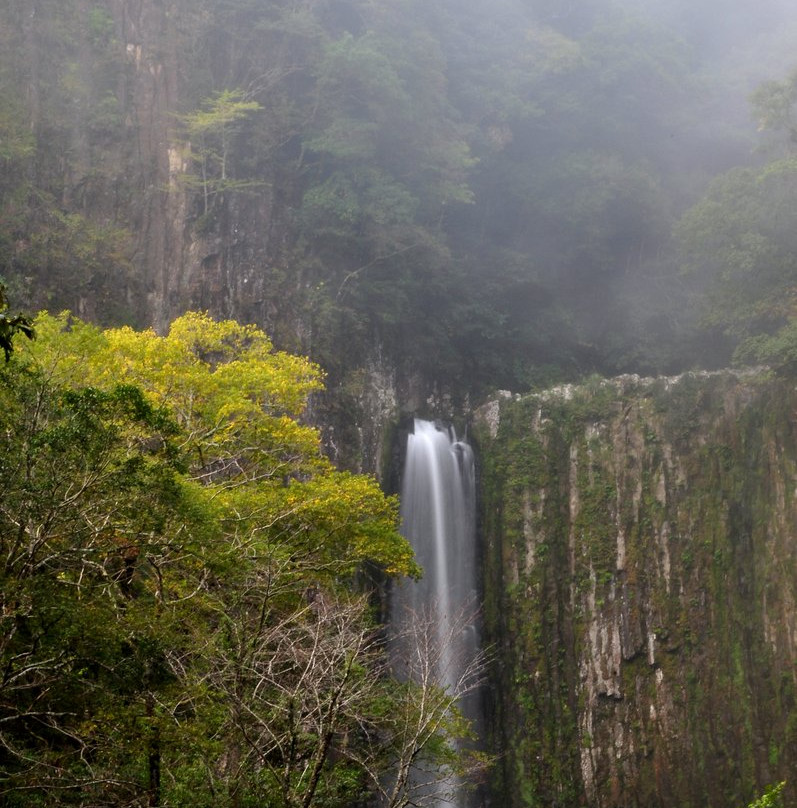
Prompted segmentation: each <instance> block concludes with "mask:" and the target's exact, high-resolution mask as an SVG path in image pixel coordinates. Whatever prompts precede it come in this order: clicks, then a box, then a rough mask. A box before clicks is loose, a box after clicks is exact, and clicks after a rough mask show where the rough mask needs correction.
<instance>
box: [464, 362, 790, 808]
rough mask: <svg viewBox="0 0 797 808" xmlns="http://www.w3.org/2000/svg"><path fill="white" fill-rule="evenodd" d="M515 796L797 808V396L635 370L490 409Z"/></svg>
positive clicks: (492, 573) (509, 764)
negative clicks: (764, 795) (772, 791)
mask: <svg viewBox="0 0 797 808" xmlns="http://www.w3.org/2000/svg"><path fill="white" fill-rule="evenodd" d="M477 432H478V435H479V441H480V450H481V452H480V453H481V468H482V488H483V525H482V530H483V535H484V539H485V575H486V581H487V584H486V618H487V626H488V633H489V637H490V640H491V641H492V643H493V646H494V650H495V666H494V671H493V673H494V685H495V686H494V687H493V688H492V692H493V693H494V694H495V695H494V704H493V706H492V712H493V732H494V735H495V739H494V740H495V742H496V746H497V747H498V748H499V749H500V750H502V755H501V757H500V763H499V766H498V769H497V781H498V782H497V797H496V799H497V804H500V805H504V806H507V808H515V807H516V806H518V807H519V806H536V805H544V806H554V805H557V806H575V805H589V806H600V808H604V807H605V808H609V806H640V808H641V806H645V808H655V806H662V808H663V807H664V806H667V807H668V808H671V806H676V805H677V806H679V807H680V808H688V806H698V805H700V806H716V808H728V807H729V806H743V805H746V804H747V802H749V800H750V799H752V797H753V796H754V795H755V793H757V792H759V791H760V790H761V789H762V788H763V787H764V786H765V785H767V784H769V783H772V782H776V781H779V780H782V779H788V778H789V776H790V775H792V777H791V780H792V782H791V783H790V784H789V786H788V787H787V789H790V791H787V798H786V804H787V805H795V804H797V779H795V778H794V777H793V773H794V772H795V771H797V701H796V699H795V695H796V694H797V387H796V386H795V383H794V381H793V380H790V381H785V380H782V379H773V378H770V377H768V376H767V375H765V374H755V373H754V374H749V375H744V374H743V375H736V374H733V373H720V374H694V375H692V374H687V375H684V376H680V377H678V378H671V379H655V380H640V379H638V378H635V377H633V378H632V377H625V378H620V379H617V380H614V381H599V382H595V383H593V384H587V385H585V386H583V387H575V388H574V387H566V388H560V389H557V390H552V391H549V392H547V393H544V394H541V395H533V396H528V397H524V398H511V397H506V398H504V399H502V400H496V401H494V402H492V403H491V404H489V405H487V406H486V407H485V408H483V409H482V411H481V413H480V419H479V427H478V430H477Z"/></svg>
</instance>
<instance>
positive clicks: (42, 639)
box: [0, 314, 466, 808]
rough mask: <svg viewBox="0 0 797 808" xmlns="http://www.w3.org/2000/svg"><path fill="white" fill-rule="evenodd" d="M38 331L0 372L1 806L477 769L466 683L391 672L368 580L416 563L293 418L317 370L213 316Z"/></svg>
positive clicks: (295, 795)
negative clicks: (422, 762) (463, 744)
mask: <svg viewBox="0 0 797 808" xmlns="http://www.w3.org/2000/svg"><path fill="white" fill-rule="evenodd" d="M36 331H37V339H36V341H35V342H33V343H30V345H28V344H27V343H26V344H25V345H24V346H15V347H16V350H15V352H14V354H13V356H12V357H11V359H10V361H9V362H8V363H6V364H5V365H4V366H3V367H2V368H0V494H1V495H2V496H0V614H1V615H2V616H1V617H0V794H1V795H2V801H3V804H4V805H9V806H17V805H18V806H22V805H33V804H48V805H52V804H69V805H86V806H88V805H99V804H111V803H113V804H114V805H131V806H132V805H142V804H147V805H153V806H156V805H172V806H181V805H185V806H192V808H193V807H194V806H203V805H208V806H210V805H213V806H236V808H242V807H243V806H255V805H257V806H260V805H265V804H268V805H272V806H282V807H283V808H289V807H290V808H299V806H303V807H304V808H309V806H311V805H312V806H325V805H329V806H332V805H340V804H342V803H347V804H354V803H357V802H358V801H359V800H360V799H362V798H364V796H365V795H367V794H369V793H373V792H374V791H376V790H378V789H379V788H381V787H383V786H384V784H385V782H386V773H388V772H393V771H394V769H395V767H396V766H398V765H399V764H400V763H401V762H402V761H404V760H406V759H415V758H418V759H422V758H423V757H424V756H426V757H428V758H429V759H430V761H432V762H436V763H437V765H438V766H439V767H441V768H440V769H439V771H440V772H445V771H449V770H453V769H457V767H459V766H460V765H461V762H462V761H461V760H460V756H459V755H458V754H457V753H456V752H455V751H454V749H453V747H452V746H451V741H452V739H453V738H454V737H455V736H456V735H457V734H458V733H462V732H465V731H466V727H465V726H464V724H463V722H462V720H461V719H460V718H459V717H458V715H457V714H456V711H455V710H453V708H452V696H451V695H449V694H445V693H443V692H442V691H440V690H439V688H438V687H437V686H436V685H434V684H433V683H430V682H427V683H425V685H424V687H423V688H422V689H421V688H420V686H416V685H415V684H412V683H404V684H399V683H397V682H396V681H395V680H393V678H392V677H391V675H390V673H389V671H388V669H387V665H386V660H385V658H384V649H383V647H382V642H381V640H380V634H379V631H378V628H377V626H375V624H374V622H373V618H372V616H371V615H370V608H369V605H368V603H367V599H365V598H364V597H362V596H358V595H357V594H355V588H354V587H353V586H352V581H353V576H355V574H357V573H358V572H359V571H361V570H362V569H363V568H364V565H369V566H370V567H371V568H378V569H381V570H382V571H383V573H384V574H387V575H395V574H415V573H416V572H417V570H416V567H415V565H414V562H413V559H412V552H411V549H410V548H409V546H408V544H407V543H406V541H405V540H404V539H403V538H402V537H401V536H400V535H399V533H398V532H397V530H396V521H397V516H396V507H395V502H394V501H393V500H392V499H390V498H386V497H385V496H384V495H383V493H382V492H381V490H380V489H379V486H378V484H377V482H376V480H374V479H373V478H370V477H362V476H354V475H351V474H348V473H345V472H339V471H336V470H334V469H333V468H332V466H331V464H330V463H329V461H327V460H326V459H324V458H323V456H322V455H321V453H320V451H319V441H318V435H317V433H316V431H315V430H313V429H312V428H310V427H308V426H305V425H303V424H301V423H300V421H299V420H298V417H299V415H300V414H301V412H302V410H303V408H304V406H305V402H306V399H307V396H308V394H309V393H310V392H311V391H313V390H317V389H318V388H319V386H320V384H321V374H320V371H319V369H318V368H317V367H316V366H315V365H313V364H311V363H310V362H308V361H307V360H305V359H303V358H299V357H296V356H292V355H288V354H285V353H280V352H275V351H274V350H273V347H272V344H271V342H270V341H269V339H268V338H267V337H266V336H265V334H263V332H262V331H260V330H259V329H257V328H255V327H252V326H240V325H238V324H236V323H234V322H231V321H225V322H216V321H213V320H212V319H210V318H209V317H208V316H206V315H199V314H187V315H185V316H183V317H181V318H179V319H178V320H176V321H175V322H174V323H173V324H172V326H171V328H170V330H169V332H168V334H167V335H165V336H163V337H159V336H157V335H156V334H155V333H154V332H151V331H145V332H139V331H134V330H132V329H130V328H121V329H111V330H106V331H101V330H99V329H98V328H97V327H95V326H91V325H88V324H86V323H84V322H81V321H80V320H77V319H75V318H73V317H71V316H69V315H66V314H64V315H60V316H58V317H52V316H48V315H41V316H40V317H39V318H38V319H37V321H36ZM23 347H24V349H23ZM413 727H417V728H419V729H418V731H417V732H413V731H412V728H413ZM420 728H423V731H421V729H420ZM412 788H413V785H412V783H410V782H408V781H406V780H399V781H398V783H397V784H395V795H394V800H393V802H391V803H390V805H392V806H398V805H403V804H404V800H406V799H412Z"/></svg>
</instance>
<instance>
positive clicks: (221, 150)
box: [180, 89, 262, 216]
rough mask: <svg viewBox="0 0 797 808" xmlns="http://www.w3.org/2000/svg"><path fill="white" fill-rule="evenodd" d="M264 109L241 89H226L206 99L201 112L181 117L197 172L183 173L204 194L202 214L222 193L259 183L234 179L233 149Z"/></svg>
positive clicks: (190, 185) (192, 185)
mask: <svg viewBox="0 0 797 808" xmlns="http://www.w3.org/2000/svg"><path fill="white" fill-rule="evenodd" d="M260 110H262V106H261V105H260V104H259V103H258V102H257V101H254V100H252V99H251V98H247V97H246V93H245V92H244V91H243V90H241V89H235V90H223V91H221V92H219V93H216V94H215V95H214V96H212V97H211V98H208V99H206V100H205V101H204V102H203V103H202V105H201V107H200V109H198V110H195V111H194V112H189V113H187V114H185V115H182V116H180V120H181V122H182V124H183V127H184V129H185V133H186V136H187V138H188V141H189V147H190V159H191V162H192V163H193V165H194V167H195V168H196V171H197V173H186V174H183V175H182V177H183V181H184V182H185V183H186V185H187V186H188V187H189V188H191V187H196V188H198V189H199V190H200V191H201V192H202V204H203V214H204V215H205V216H207V214H208V213H209V211H210V207H211V202H212V200H213V199H214V197H216V196H217V195H219V194H224V193H228V192H233V191H241V190H244V189H246V188H252V187H254V186H256V185H258V184H260V183H259V182H258V181H257V180H253V179H246V178H235V177H234V176H233V175H232V173H231V165H232V159H231V158H232V150H233V147H234V144H235V142H236V137H237V136H238V135H239V134H240V132H241V130H242V128H243V125H244V123H245V122H246V121H247V120H249V119H250V118H251V116H252V115H254V113H256V112H259V111H260Z"/></svg>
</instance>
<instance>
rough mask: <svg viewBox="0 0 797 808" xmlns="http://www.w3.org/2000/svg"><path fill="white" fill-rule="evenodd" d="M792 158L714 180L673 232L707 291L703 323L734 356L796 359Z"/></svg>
mask: <svg viewBox="0 0 797 808" xmlns="http://www.w3.org/2000/svg"><path fill="white" fill-rule="evenodd" d="M795 172H797V163H796V162H795V161H794V160H793V159H785V160H780V161H776V162H773V163H771V164H769V165H767V166H766V167H765V168H763V169H760V170H756V169H739V170H736V171H731V172H729V173H728V174H726V175H724V176H722V177H720V178H718V179H717V180H715V181H714V182H713V183H712V184H711V186H710V187H709V189H708V192H707V193H706V195H705V197H704V198H703V199H702V200H701V201H700V202H699V203H698V204H696V205H695V206H694V207H693V208H691V209H690V210H689V211H687V213H686V214H685V215H684V216H683V218H682V219H681V221H680V223H679V224H678V228H677V230H676V235H677V237H678V239H679V240H680V243H681V244H682V247H683V251H684V252H683V255H684V266H685V268H686V270H687V271H688V272H690V273H691V274H692V275H693V276H695V277H697V278H698V279H699V280H700V281H701V282H702V283H703V284H705V288H706V301H707V305H706V310H705V311H706V322H707V323H708V324H709V325H710V326H711V327H713V328H717V329H720V330H721V331H722V332H723V333H724V334H725V335H726V336H727V337H728V338H729V339H730V341H731V344H732V346H733V347H734V348H735V356H736V359H737V360H738V361H746V362H749V361H754V362H768V363H772V364H775V365H779V366H787V365H793V363H794V362H795V361H796V360H797V258H796V256H797V243H796V242H795V238H794V233H795V217H794V206H795V203H796V202H797V199H796V198H795Z"/></svg>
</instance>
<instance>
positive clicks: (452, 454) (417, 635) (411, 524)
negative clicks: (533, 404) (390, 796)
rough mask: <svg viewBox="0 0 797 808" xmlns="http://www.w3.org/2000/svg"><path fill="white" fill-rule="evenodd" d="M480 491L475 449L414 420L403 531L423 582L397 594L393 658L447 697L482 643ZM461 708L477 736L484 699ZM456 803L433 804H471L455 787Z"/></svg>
mask: <svg viewBox="0 0 797 808" xmlns="http://www.w3.org/2000/svg"><path fill="white" fill-rule="evenodd" d="M475 489H476V482H475V471H474V461H473V452H472V450H471V448H470V446H468V444H467V443H465V442H463V441H459V440H457V438H456V435H455V434H454V431H453V429H451V428H447V427H442V426H440V425H438V424H435V423H432V422H429V421H422V420H417V419H416V420H415V423H414V431H413V433H412V434H410V435H409V436H408V441H407V453H406V461H405V465H404V473H403V477H402V486H401V523H402V528H401V529H402V533H403V534H404V536H405V537H406V538H407V540H408V541H409V542H410V544H411V545H412V548H413V550H414V551H415V555H416V559H417V561H418V563H419V564H420V566H421V567H422V569H423V577H422V578H421V579H420V580H419V581H404V582H403V583H402V584H401V585H399V586H396V587H395V588H394V590H393V592H392V595H391V604H390V605H391V609H390V611H391V634H392V636H393V638H394V642H393V648H392V653H393V660H394V668H395V670H396V673H397V675H399V676H402V675H408V676H410V677H411V678H413V679H416V680H417V679H418V678H419V677H422V676H424V675H425V674H424V672H423V670H421V669H423V668H424V667H426V668H427V670H428V669H430V670H431V675H432V677H433V679H434V680H435V681H436V683H437V684H439V685H442V686H444V687H445V688H446V689H447V690H448V692H449V693H456V692H458V691H461V689H462V681H463V677H467V676H468V675H469V671H470V670H472V667H473V663H474V660H476V659H477V657H478V655H479V653H480V646H481V637H480V627H479V622H478V619H477V614H478V609H479V600H480V599H479V586H478V564H477V553H476V516H475V512H476V506H475V498H476V497H475ZM419 626H421V627H422V628H421V629H419ZM419 645H423V646H424V647H423V648H420V647H419ZM424 657H426V659H425V660H424ZM459 706H460V709H461V710H462V711H463V713H464V714H465V715H466V717H468V718H469V719H470V720H471V721H473V722H474V725H476V727H477V731H478V725H479V724H480V713H481V709H480V705H479V699H478V696H477V695H476V694H475V693H470V694H469V695H467V696H465V697H464V698H463V699H461V700H460V703H459ZM451 800H453V801H450V800H449V798H448V797H446V798H443V797H441V798H440V799H439V800H437V801H436V803H435V804H436V805H440V806H451V808H465V806H466V805H469V804H470V802H469V801H468V799H467V797H466V795H465V794H459V793H458V786H457V785H456V784H455V786H454V788H453V796H451Z"/></svg>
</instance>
